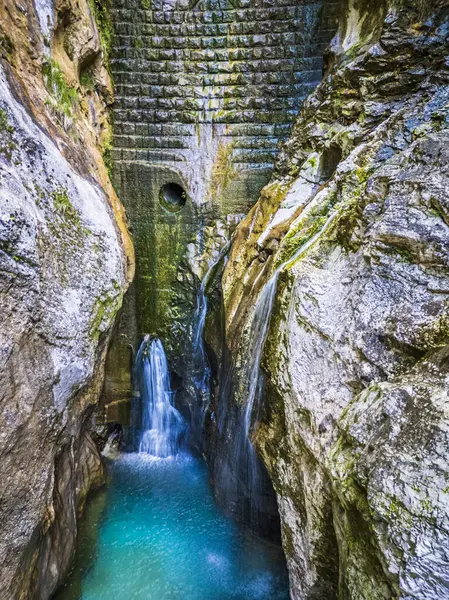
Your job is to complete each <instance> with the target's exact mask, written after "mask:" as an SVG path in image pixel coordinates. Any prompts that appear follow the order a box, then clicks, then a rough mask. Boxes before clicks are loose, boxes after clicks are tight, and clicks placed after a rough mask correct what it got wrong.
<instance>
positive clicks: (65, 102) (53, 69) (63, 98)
mask: <svg viewBox="0 0 449 600" xmlns="http://www.w3.org/2000/svg"><path fill="white" fill-rule="evenodd" d="M42 74H43V76H44V82H45V85H46V87H47V89H48V91H49V92H50V98H48V100H47V101H46V104H47V106H48V108H49V109H50V110H51V112H52V113H53V114H54V115H55V117H56V118H57V120H58V121H59V122H60V123H61V125H62V126H63V128H64V129H65V131H69V130H70V129H71V128H72V126H73V120H74V113H76V111H77V110H78V105H79V96H78V92H77V91H76V89H75V88H74V87H72V86H70V85H69V84H68V83H67V81H66V79H65V77H64V73H63V72H62V70H61V67H60V66H59V65H58V63H57V62H56V61H55V60H53V59H50V60H48V61H46V62H45V63H44V64H43V66H42Z"/></svg>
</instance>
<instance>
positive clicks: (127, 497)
mask: <svg viewBox="0 0 449 600" xmlns="http://www.w3.org/2000/svg"><path fill="white" fill-rule="evenodd" d="M288 598H289V594H288V579H287V573H286V568H285V560H284V557H283V555H282V552H281V550H280V549H279V548H278V547H277V546H275V545H272V544H270V543H268V542H266V541H264V540H260V539H258V538H254V536H251V535H247V534H245V532H244V531H242V530H241V529H240V528H239V526H238V525H237V524H236V523H234V522H233V521H231V520H230V519H228V518H227V517H226V516H225V515H224V514H223V513H222V512H221V511H220V510H219V509H218V508H217V506H216V505H215V502H214V499H213V496H212V493H211V490H210V487H209V483H208V473H207V467H206V465H205V464H204V463H203V462H202V461H200V460H197V459H195V458H193V457H191V456H189V455H178V456H176V457H171V458H166V459H157V458H153V457H151V456H148V455H145V454H127V455H124V456H123V457H122V458H121V459H120V460H119V461H117V462H116V463H114V464H113V465H112V467H111V483H110V485H109V487H108V489H107V491H106V492H105V493H103V494H100V495H98V496H96V497H95V498H94V499H93V501H92V502H91V503H90V505H89V507H88V510H87V514H86V517H85V518H84V519H83V522H82V526H81V531H80V540H79V549H78V552H77V557H76V561H75V565H74V569H73V572H72V574H71V576H70V577H69V579H68V581H67V582H66V584H65V585H64V586H63V588H62V589H61V590H60V592H59V593H58V594H57V595H56V597H55V599H57V600H80V599H82V600H111V599H113V600H115V599H117V600H119V599H120V600H288Z"/></svg>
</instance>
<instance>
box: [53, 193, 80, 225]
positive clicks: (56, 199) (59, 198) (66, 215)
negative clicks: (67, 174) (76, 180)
mask: <svg viewBox="0 0 449 600" xmlns="http://www.w3.org/2000/svg"><path fill="white" fill-rule="evenodd" d="M51 197H52V200H53V206H54V209H55V211H56V213H57V214H58V215H59V216H60V217H61V218H62V219H64V220H65V221H66V222H68V223H71V224H72V225H75V226H76V227H78V226H79V225H80V216H79V212H78V211H77V210H76V208H75V207H74V206H73V204H72V203H71V202H70V198H69V194H68V192H67V189H66V188H65V187H63V186H62V185H60V186H59V187H57V188H56V189H55V190H54V191H53V192H52V193H51Z"/></svg>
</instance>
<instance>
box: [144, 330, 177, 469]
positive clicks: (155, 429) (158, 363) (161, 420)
mask: <svg viewBox="0 0 449 600" xmlns="http://www.w3.org/2000/svg"><path fill="white" fill-rule="evenodd" d="M134 379H135V381H136V383H137V385H138V390H139V392H140V397H138V398H137V402H138V407H137V409H136V410H134V411H133V412H134V419H136V420H137V421H138V422H140V427H137V428H136V429H137V441H138V444H137V448H138V450H139V452H144V453H146V454H151V455H152V456H156V457H159V458H166V457H167V456H175V455H176V454H177V453H178V450H179V442H180V438H181V435H182V434H183V432H184V431H185V422H184V419H183V417H182V415H181V413H180V412H179V411H178V410H177V409H176V408H175V407H174V406H173V392H171V390H170V375H169V371H168V363H167V357H166V356H165V351H164V347H163V345H162V342H161V341H160V340H159V339H157V338H152V339H151V338H150V336H148V335H146V336H145V338H144V340H143V342H142V344H141V346H140V348H139V351H138V353H137V356H136V360H135V364H134ZM139 416H140V419H139ZM136 425H137V423H134V426H136Z"/></svg>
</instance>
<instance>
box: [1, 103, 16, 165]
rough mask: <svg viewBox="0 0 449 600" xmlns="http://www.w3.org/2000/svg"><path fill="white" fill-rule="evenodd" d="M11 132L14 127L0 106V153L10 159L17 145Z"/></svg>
mask: <svg viewBox="0 0 449 600" xmlns="http://www.w3.org/2000/svg"><path fill="white" fill-rule="evenodd" d="M13 134H14V127H13V126H12V125H10V123H9V121H8V115H7V114H6V111H5V110H3V108H0V154H4V155H5V156H6V158H7V159H8V160H11V158H12V153H13V151H14V150H15V149H16V147H17V145H16V142H15V140H14V137H13Z"/></svg>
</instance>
